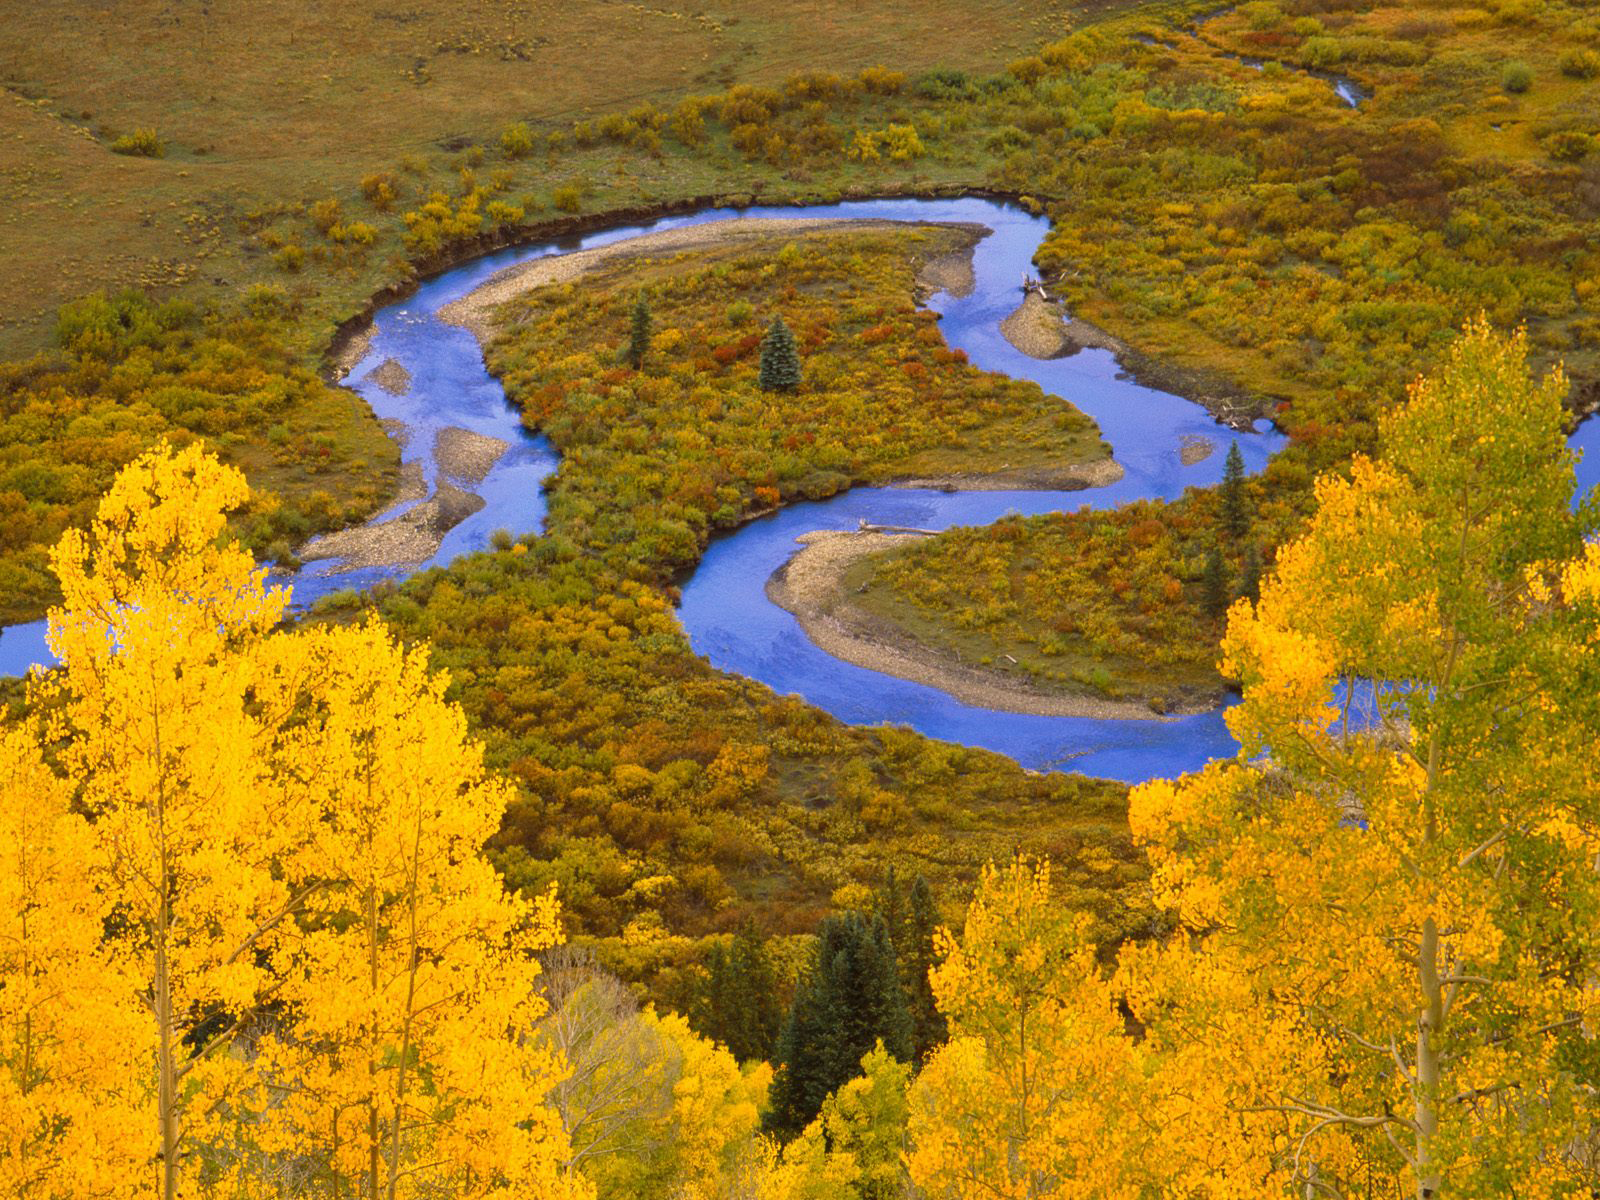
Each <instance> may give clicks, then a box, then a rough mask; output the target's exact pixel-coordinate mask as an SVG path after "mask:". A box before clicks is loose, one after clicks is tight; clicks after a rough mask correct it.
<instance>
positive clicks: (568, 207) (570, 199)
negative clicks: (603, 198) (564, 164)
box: [550, 183, 583, 213]
mask: <svg viewBox="0 0 1600 1200" xmlns="http://www.w3.org/2000/svg"><path fill="white" fill-rule="evenodd" d="M550 203H552V204H554V205H555V206H556V207H557V208H559V209H560V210H561V211H562V212H566V213H575V212H577V211H578V210H579V209H580V208H582V207H583V189H582V188H581V187H579V186H578V185H577V184H575V183H568V184H563V185H562V186H561V187H558V188H557V189H556V190H555V191H553V192H551V193H550Z"/></svg>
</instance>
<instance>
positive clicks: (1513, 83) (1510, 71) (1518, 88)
mask: <svg viewBox="0 0 1600 1200" xmlns="http://www.w3.org/2000/svg"><path fill="white" fill-rule="evenodd" d="M1500 86H1501V87H1503V88H1505V90H1506V91H1508V92H1514V93H1519V94H1520V93H1522V92H1525V91H1527V90H1528V89H1529V88H1531V87H1532V86H1533V68H1532V67H1530V66H1529V65H1528V64H1527V63H1525V62H1508V63H1507V64H1506V65H1505V68H1504V69H1503V70H1502V71H1501V72H1500Z"/></svg>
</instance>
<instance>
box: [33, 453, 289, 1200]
mask: <svg viewBox="0 0 1600 1200" xmlns="http://www.w3.org/2000/svg"><path fill="white" fill-rule="evenodd" d="M247 495H248V489H247V488H246V485H245V481H244V477H243V475H241V474H240V473H239V472H238V471H237V470H235V469H233V468H231V467H226V466H223V465H222V464H221V463H219V462H218V461H217V460H216V459H214V458H212V457H210V456H208V455H206V454H205V453H203V452H202V451H201V449H200V448H199V447H198V446H191V447H189V448H187V449H183V450H176V451H175V450H173V449H171V448H170V447H168V446H166V445H165V444H163V445H162V446H160V447H158V448H156V449H155V450H152V451H151V452H149V453H148V454H146V455H144V456H143V457H141V458H139V459H138V460H136V461H135V462H134V463H132V464H130V465H129V466H128V467H127V468H125V469H124V470H123V471H122V473H121V474H119V475H118V477H117V479H116V482H115V483H114V484H113V485H112V487H111V490H110V491H109V492H108V493H107V495H106V496H105V498H104V499H103V500H102V501H101V502H100V506H99V509H98V512H97V515H96V517H95V520H94V522H93V524H92V526H91V528H90V530H89V531H88V532H87V533H86V532H83V531H78V530H73V531H70V532H68V533H67V534H66V535H65V536H64V537H63V538H62V540H61V542H60V544H59V545H58V546H57V547H56V549H55V551H54V555H53V564H54V567H55V571H56V574H57V576H58V578H59V579H60V583H61V591H62V596H63V601H62V604H61V605H60V606H59V607H57V608H54V609H52V610H51V612H50V620H49V640H50V646H51V649H52V650H53V651H54V653H55V654H56V656H57V658H59V659H60V661H61V664H62V668H63V669H62V670H61V671H59V672H57V673H55V674H54V675H53V676H51V677H49V678H47V679H46V680H44V681H43V682H41V683H39V684H38V685H36V687H35V689H34V697H33V698H34V701H35V703H36V704H37V706H38V708H39V709H40V710H41V711H45V712H48V713H50V714H51V718H50V720H51V725H50V728H49V736H50V738H51V740H52V741H59V742H61V743H62V744H61V749H60V755H59V757H60V762H61V764H62V767H63V769H64V770H65V773H66V777H67V779H68V780H69V781H70V783H71V785H72V787H73V788H74V789H75V792H76V797H77V803H78V805H79V806H80V807H81V809H82V811H84V812H85V813H86V814H87V815H88V816H89V818H90V829H91V830H92V833H93V839H92V840H93V843H94V849H95V865H96V874H95V886H96V887H97V888H98V889H100V890H101V892H102V893H103V895H104V896H105V898H106V900H107V901H108V903H109V904H110V906H111V907H112V909H113V910H114V912H115V915H116V921H115V922H114V928H115V931H116V942H117V949H118V951H119V952H120V953H121V954H124V955H126V958H127V962H128V964H129V968H130V969H131V970H132V971H134V972H135V974H136V976H137V979H138V984H137V991H138V996H139V1000H140V1003H141V1004H142V1005H143V1007H144V1009H145V1013H146V1018H147V1019H146V1021H145V1024H144V1031H143V1034H142V1038H141V1041H142V1048H143V1050H144V1051H145V1052H146V1053H147V1054H148V1056H149V1062H150V1064H151V1065H152V1067H153V1069H154V1076H155V1092H156V1102H155V1104H154V1105H153V1106H152V1108H151V1109H150V1119H151V1122H152V1125H151V1128H150V1134H151V1137H150V1139H149V1143H148V1152H147V1154H146V1155H145V1156H144V1158H145V1161H147V1162H150V1163H153V1164H154V1171H155V1175H156V1179H155V1186H154V1191H155V1194H156V1195H157V1196H160V1197H162V1200H175V1198H176V1197H177V1196H179V1195H180V1194H192V1187H193V1185H194V1181H195V1180H196V1179H197V1178H198V1177H199V1173H200V1170H201V1163H200V1161H199V1159H198V1158H197V1156H196V1154H195V1149H196V1146H197V1145H198V1144H200V1143H201V1142H203V1141H204V1140H205V1138H206V1137H208V1136H209V1135H210V1133H212V1132H213V1131H214V1130H215V1128H216V1123H217V1122H219V1121H223V1120H227V1119H229V1117H230V1114H236V1110H235V1109H234V1107H233V1106H235V1105H237V1104H239V1103H242V1102H244V1101H243V1097H244V1095H245V1090H244V1089H245V1087H246V1085H247V1084H248V1076H249V1069H248V1066H247V1064H246V1062H245V1060H244V1058H243V1056H240V1055H236V1054H231V1053H229V1052H228V1051H229V1048H230V1046H231V1044H232V1043H233V1042H234V1040H235V1039H236V1038H237V1037H238V1036H239V1035H240V1034H241V1032H243V1031H245V1030H246V1029H247V1028H248V1027H249V1025H250V1023H251V1021H252V1020H253V1018H254V1017H255V1016H256V1015H257V1014H258V1013H259V1011H260V1010H261V1008H262V1006H263V1005H265V1004H266V1003H267V1002H268V1001H269V1000H271V999H272V998H273V996H274V994H275V993H276V991H277V987H278V981H277V980H276V979H275V978H274V976H273V974H272V972H271V970H270V969H269V966H268V964H267V962H266V960H265V958H264V957H263V954H262V951H263V949H264V947H263V941H264V939H269V938H271V937H272V936H274V935H275V933H276V932H279V931H281V930H283V929H284V928H285V927H286V923H292V919H293V916H294V914H295V912H296V910H297V908H298V907H299V905H300V903H301V902H302V901H303V899H304V894H303V893H301V892H299V891H297V889H296V888H295V887H294V885H293V884H292V883H291V881H290V879H289V877H288V876H287V875H286V874H285V873H284V872H283V871H282V870H281V867H282V865H283V863H284V862H285V860H286V858H287V857H289V856H291V855H292V854H293V853H294V850H295V845H296V841H297V839H298V838H299V837H300V836H301V831H302V828H303V826H304V823H305V822H304V820H303V819H302V818H301V816H300V815H298V814H296V813H293V812H291V811H290V810H289V808H288V806H287V804H286V797H285V795H284V793H283V791H282V789H281V788H280V787H278V786H277V784H276V782H275V781H274V780H273V779H272V778H271V777H270V774H269V772H268V770H267V753H266V752H267V748H268V746H269V744H270V743H271V741H272V739H273V737H274V736H275V732H276V728H275V727H276V724H277V722H278V721H280V720H281V718H282V714H281V713H276V712H273V711H270V710H269V709H267V708H263V707H262V706H261V705H260V704H258V703H256V700H255V696H254V691H255V688H256V685H257V684H258V683H259V682H260V675H259V671H258V667H259V663H258V661H257V658H256V656H255V653H254V651H255V650H256V648H257V647H258V645H259V642H260V639H261V638H262V637H263V636H264V635H265V633H266V632H267V630H269V629H270V628H271V627H272V626H273V625H274V624H276V623H277V621H278V619H279V617H280V616H281V614H282V612H283V608H284V605H285V603H286V600H287V597H286V595H285V594H284V593H282V592H269V591H268V590H266V589H265V587H264V586H263V576H264V572H262V571H260V570H258V569H256V567H255V564H254V563H253V561H252V560H251V558H250V556H249V555H248V554H247V553H246V552H245V551H244V550H242V549H240V548H239V547H237V546H235V545H231V544H229V543H227V542H226V541H225V540H224V537H223V535H224V529H225V519H226V518H225V513H226V510H228V509H229V508H232V507H235V506H237V505H239V504H241V503H243V501H244V500H245V498H246V496H247Z"/></svg>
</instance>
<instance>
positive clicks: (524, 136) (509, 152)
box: [500, 121, 533, 158]
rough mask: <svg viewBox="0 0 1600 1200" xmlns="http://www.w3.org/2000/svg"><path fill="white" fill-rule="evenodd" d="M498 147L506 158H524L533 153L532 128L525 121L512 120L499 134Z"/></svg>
mask: <svg viewBox="0 0 1600 1200" xmlns="http://www.w3.org/2000/svg"><path fill="white" fill-rule="evenodd" d="M500 149H501V150H503V151H504V152H505V156H506V157H507V158H526V157H527V156H528V155H530V154H532V153H533V130H531V129H529V128H528V123H527V122H526V121H513V122H512V123H511V124H510V125H507V126H506V127H505V129H504V131H503V132H502V133H501V134H500Z"/></svg>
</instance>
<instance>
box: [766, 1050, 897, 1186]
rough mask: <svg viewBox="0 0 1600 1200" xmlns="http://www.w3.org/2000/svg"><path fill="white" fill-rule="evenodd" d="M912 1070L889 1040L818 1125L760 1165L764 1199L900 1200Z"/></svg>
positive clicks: (831, 1101)
mask: <svg viewBox="0 0 1600 1200" xmlns="http://www.w3.org/2000/svg"><path fill="white" fill-rule="evenodd" d="M910 1082H911V1067H910V1066H909V1065H908V1064H906V1063H903V1062H901V1061H899V1060H898V1059H897V1058H895V1057H894V1055H892V1054H890V1053H889V1052H888V1051H887V1050H885V1049H884V1047H883V1043H882V1042H879V1043H878V1044H877V1046H875V1047H874V1048H873V1049H871V1050H869V1051H868V1052H867V1053H866V1054H865V1055H864V1056H863V1057H862V1059H861V1074H860V1075H858V1076H857V1077H856V1078H854V1079H852V1080H850V1081H849V1082H848V1083H846V1084H844V1085H843V1086H841V1087H840V1088H839V1089H838V1090H837V1091H835V1092H834V1093H833V1094H832V1095H831V1096H829V1097H828V1098H827V1099H826V1100H824V1101H823V1103H822V1111H821V1112H820V1113H819V1114H818V1115H817V1118H816V1120H814V1121H812V1122H811V1124H810V1125H807V1126H806V1128H805V1129H804V1131H802V1132H801V1134H800V1136H799V1137H797V1138H795V1139H794V1141H792V1142H790V1143H789V1144H788V1145H787V1146H785V1147H784V1148H783V1151H782V1154H781V1156H774V1157H773V1158H772V1159H771V1160H770V1161H763V1162H760V1163H759V1164H758V1168H757V1180H758V1183H757V1187H756V1189H755V1190H756V1193H757V1195H758V1196H760V1198H761V1200H901V1198H902V1197H904V1196H906V1195H907V1194H908V1184H909V1181H908V1179H907V1177H906V1165H905V1162H906V1149H907V1144H906V1121H907V1115H908V1109H907V1102H906V1092H907V1089H908V1087H909V1085H910Z"/></svg>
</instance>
